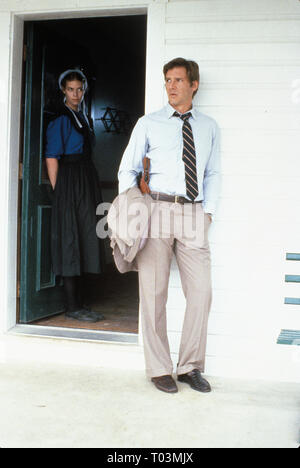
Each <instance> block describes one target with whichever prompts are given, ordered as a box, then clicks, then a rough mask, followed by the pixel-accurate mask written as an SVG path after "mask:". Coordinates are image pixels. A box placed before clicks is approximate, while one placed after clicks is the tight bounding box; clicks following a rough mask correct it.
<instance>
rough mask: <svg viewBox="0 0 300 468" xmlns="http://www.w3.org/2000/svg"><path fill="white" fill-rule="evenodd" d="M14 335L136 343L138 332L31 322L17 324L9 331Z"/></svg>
mask: <svg viewBox="0 0 300 468" xmlns="http://www.w3.org/2000/svg"><path fill="white" fill-rule="evenodd" d="M9 333H10V334H15V335H29V336H40V337H42V336H43V337H47V338H64V339H70V340H82V341H106V342H114V343H128V344H138V334H136V333H122V332H110V331H103V330H99V331H98V330H86V329H77V328H60V327H47V326H39V325H31V324H17V325H16V326H15V327H14V328H12V329H11V330H10V331H9Z"/></svg>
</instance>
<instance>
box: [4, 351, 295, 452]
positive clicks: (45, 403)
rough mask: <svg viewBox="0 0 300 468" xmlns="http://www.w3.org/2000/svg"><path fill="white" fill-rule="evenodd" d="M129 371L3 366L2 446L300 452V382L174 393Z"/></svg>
mask: <svg viewBox="0 0 300 468" xmlns="http://www.w3.org/2000/svg"><path fill="white" fill-rule="evenodd" d="M93 359H94V357H93ZM123 367H124V369H123V370H118V369H108V368H103V367H101V366H98V367H97V366H95V364H94V363H92V364H91V365H90V364H89V362H88V361H87V362H86V363H85V364H84V363H82V362H81V363H80V365H75V364H73V365H71V364H66V363H61V364H59V363H53V362H48V363H47V362H22V363H18V362H15V361H7V362H3V361H2V363H0V380H1V385H0V415H1V416H0V446H1V447H3V448H65V447H66V448H82V447H83V448H89V447H97V448H154V447H155V448H297V447H298V446H299V442H300V440H299V421H300V418H299V413H300V411H299V409H300V408H299V407H300V405H299V403H300V384H293V383H282V382H281V383H277V382H263V381H254V380H253V381H252V380H249V381H247V380H237V379H227V378H220V377H211V378H209V380H210V382H211V384H212V387H213V392H212V393H211V394H199V393H197V392H195V391H193V390H192V389H191V388H190V387H189V386H187V385H186V384H179V393H177V394H174V395H168V394H165V393H162V392H159V391H158V390H156V388H155V387H154V386H153V384H152V383H151V382H150V381H148V380H147V379H146V378H145V375H144V372H143V371H141V370H138V369H136V370H126V369H125V367H126V362H125V361H124V363H123Z"/></svg>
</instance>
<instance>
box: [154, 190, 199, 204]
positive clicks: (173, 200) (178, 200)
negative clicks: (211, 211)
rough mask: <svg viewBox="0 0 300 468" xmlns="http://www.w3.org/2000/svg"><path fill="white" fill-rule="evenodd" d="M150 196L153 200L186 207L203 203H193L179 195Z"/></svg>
mask: <svg viewBox="0 0 300 468" xmlns="http://www.w3.org/2000/svg"><path fill="white" fill-rule="evenodd" d="M150 196H151V197H152V198H153V200H157V201H166V202H170V203H180V204H181V205H184V204H185V203H202V201H192V200H188V199H187V198H185V197H180V196H179V195H167V194H166V193H160V192H151V193H150Z"/></svg>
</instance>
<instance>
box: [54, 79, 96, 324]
mask: <svg viewBox="0 0 300 468" xmlns="http://www.w3.org/2000/svg"><path fill="white" fill-rule="evenodd" d="M87 86H88V84H87V79H86V77H85V75H84V74H83V73H82V72H81V71H80V70H67V71H66V72H64V73H62V74H61V75H60V78H59V87H60V89H61V91H62V93H63V94H64V105H63V106H62V109H61V111H60V112H59V114H58V115H56V116H55V118H54V119H53V120H52V121H51V122H50V123H49V125H48V128H47V132H46V148H45V158H46V165H47V170H48V175H49V179H50V182H51V185H52V188H53V190H54V199H53V206H52V227H51V229H52V232H51V239H52V245H51V248H52V264H53V271H54V273H55V275H59V276H62V277H63V281H64V291H65V298H66V316H67V317H70V318H73V319H76V320H81V321H87V322H97V321H99V320H103V319H104V317H103V316H102V315H101V314H99V313H96V312H94V311H91V310H89V308H88V307H87V306H85V305H84V304H85V298H84V297H83V296H84V289H85V288H84V286H83V280H84V276H83V275H84V273H95V274H99V273H101V249H100V240H99V239H98V238H97V235H96V224H97V218H96V207H97V206H98V204H99V203H101V192H100V188H99V182H98V178H97V173H96V170H95V167H94V165H93V163H92V159H91V151H92V143H93V138H94V132H93V126H92V122H91V121H90V120H89V118H88V117H87V115H86V112H85V102H84V95H85V92H86V90H87Z"/></svg>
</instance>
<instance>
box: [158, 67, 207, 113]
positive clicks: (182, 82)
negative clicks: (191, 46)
mask: <svg viewBox="0 0 300 468" xmlns="http://www.w3.org/2000/svg"><path fill="white" fill-rule="evenodd" d="M198 86H199V83H198V81H194V82H193V83H192V84H191V83H190V80H189V78H188V75H187V71H186V69H185V68H184V67H176V68H172V70H169V71H168V72H167V74H166V90H167V94H168V97H169V103H170V104H171V106H173V107H174V108H175V109H176V108H178V107H191V106H192V101H193V94H194V92H195V91H196V90H197V89H198Z"/></svg>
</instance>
